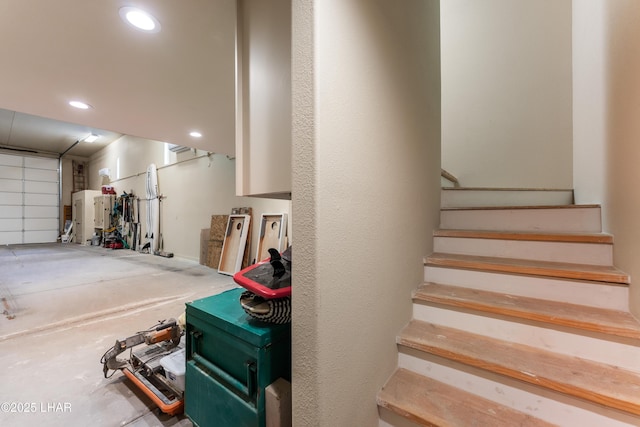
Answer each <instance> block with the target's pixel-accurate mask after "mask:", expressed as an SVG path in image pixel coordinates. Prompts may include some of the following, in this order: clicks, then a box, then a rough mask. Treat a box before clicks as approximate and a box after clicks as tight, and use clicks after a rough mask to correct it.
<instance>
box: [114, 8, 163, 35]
mask: <svg viewBox="0 0 640 427" xmlns="http://www.w3.org/2000/svg"><path fill="white" fill-rule="evenodd" d="M118 12H119V13H120V18H122V20H124V21H125V22H126V23H128V24H130V25H133V26H134V27H135V28H137V29H138V30H141V31H144V32H146V33H157V32H160V22H158V20H157V19H156V18H154V17H153V16H152V15H150V14H149V13H147V12H145V11H144V10H141V9H138V8H135V7H128V6H127V7H121V8H120V10H119V11H118Z"/></svg>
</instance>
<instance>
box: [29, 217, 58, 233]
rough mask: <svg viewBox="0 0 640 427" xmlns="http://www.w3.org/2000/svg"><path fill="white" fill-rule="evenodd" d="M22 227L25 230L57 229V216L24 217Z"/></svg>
mask: <svg viewBox="0 0 640 427" xmlns="http://www.w3.org/2000/svg"><path fill="white" fill-rule="evenodd" d="M24 229H25V231H35V230H57V229H58V219H57V218H25V220H24Z"/></svg>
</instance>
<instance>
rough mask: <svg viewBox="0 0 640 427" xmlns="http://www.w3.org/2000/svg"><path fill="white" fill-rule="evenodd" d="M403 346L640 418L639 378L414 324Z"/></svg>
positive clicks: (403, 336) (518, 346) (404, 332)
mask: <svg viewBox="0 0 640 427" xmlns="http://www.w3.org/2000/svg"><path fill="white" fill-rule="evenodd" d="M397 342H398V344H399V345H403V346H406V347H410V348H414V349H417V350H420V351H424V352H427V353H431V354H434V355H437V356H440V357H444V358H447V359H450V360H454V361H457V362H460V363H463V364H467V365H470V366H474V367H476V368H480V369H484V370H487V371H490V372H494V373H497V374H501V375H505V376H508V377H512V378H516V379H518V380H521V381H524V382H527V383H530V384H535V385H538V386H542V387H545V388H548V389H551V390H555V391H557V392H560V393H565V394H568V395H571V396H575V397H578V398H581V399H585V400H588V401H591V402H595V403H597V404H601V405H605V406H609V407H612V408H616V409H619V410H622V411H626V412H629V413H633V414H636V415H640V374H638V373H635V372H631V371H627V370H624V369H620V368H617V367H614V366H609V365H605V364H602V363H597V362H592V361H588V360H584V359H580V358H577V357H572V356H565V355H561V354H556V353H552V352H549V351H545V350H540V349H536V348H533V347H529V346H525V345H522V344H516V343H510V342H506V341H502V340H497V339H494V338H490V337H484V336H480V335H476V334H471V333H468V332H464V331H461V330H458V329H453V328H448V327H444V326H439V325H434V324H431V323H427V322H422V321H419V320H412V321H411V322H410V323H409V324H408V325H407V326H406V327H405V328H404V329H403V330H402V332H401V334H400V336H399V337H398V340H397Z"/></svg>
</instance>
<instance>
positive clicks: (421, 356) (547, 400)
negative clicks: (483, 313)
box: [398, 346, 640, 427]
mask: <svg viewBox="0 0 640 427" xmlns="http://www.w3.org/2000/svg"><path fill="white" fill-rule="evenodd" d="M399 349H400V354H399V356H398V366H399V367H400V368H405V369H410V370H412V371H414V372H416V373H418V374H420V375H424V376H427V377H430V378H433V379H435V380H437V381H441V382H443V383H446V384H449V385H452V386H454V387H458V388H460V389H463V390H465V391H467V392H469V393H473V394H476V395H478V396H481V397H483V398H485V399H490V400H493V401H495V402H497V403H499V404H501V405H504V406H507V407H510V408H513V409H515V410H518V411H521V412H524V413H527V414H530V415H532V416H534V417H537V418H540V419H543V420H545V421H547V422H550V423H554V424H557V425H558V426H562V427H575V426H598V427H629V426H637V425H640V418H639V417H633V416H631V415H627V414H622V413H620V412H618V411H613V410H608V409H606V408H603V407H602V406H600V405H595V404H592V403H589V402H586V401H583V400H581V399H577V398H574V397H570V396H566V395H564V394H560V393H556V392H553V391H549V390H545V389H541V388H539V387H537V386H535V385H530V384H526V383H523V382H521V381H518V380H513V379H510V378H507V377H503V376H501V375H496V374H492V373H489V372H486V371H484V370H481V369H477V368H473V367H468V366H466V365H462V364H459V363H457V362H452V361H448V360H446V359H443V358H441V357H438V356H433V355H429V354H426V353H422V352H419V351H416V350H413V349H408V348H405V347H403V346H399Z"/></svg>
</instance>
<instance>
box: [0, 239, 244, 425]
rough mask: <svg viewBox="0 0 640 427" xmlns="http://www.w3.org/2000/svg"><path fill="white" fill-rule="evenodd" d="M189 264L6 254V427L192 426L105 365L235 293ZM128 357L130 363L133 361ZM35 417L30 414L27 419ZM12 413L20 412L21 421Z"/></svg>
mask: <svg viewBox="0 0 640 427" xmlns="http://www.w3.org/2000/svg"><path fill="white" fill-rule="evenodd" d="M235 287H236V285H235V284H234V282H233V280H232V278H231V277H230V276H225V275H222V274H219V273H218V272H217V271H216V270H214V269H210V268H208V267H205V266H202V265H199V264H197V263H195V262H192V261H186V260H180V259H177V258H169V259H168V258H162V257H158V256H153V255H146V254H139V253H137V252H133V251H130V250H112V249H104V248H101V247H92V246H80V245H76V244H42V245H15V246H13V245H12V246H2V247H0V297H4V298H6V299H7V302H8V304H9V308H10V310H11V311H12V314H14V315H15V318H14V319H8V318H7V316H6V315H2V314H1V313H2V311H3V310H4V309H5V308H4V307H3V306H2V307H1V308H0V425H1V426H3V427H8V426H34V425H42V426H45V425H46V426H65V427H69V426H71V427H73V426H82V427H85V426H88V425H91V426H136V427H143V426H191V425H192V424H191V422H190V421H189V419H188V418H187V417H186V416H184V415H180V416H174V417H170V416H167V415H165V414H163V413H161V412H160V411H159V410H158V409H157V407H156V406H155V405H154V404H153V403H152V402H151V400H150V399H148V398H147V397H146V396H144V395H143V394H142V393H141V392H139V391H138V389H137V388H135V386H133V384H132V383H131V382H130V381H129V380H127V379H126V378H125V377H124V375H123V374H122V373H120V372H116V374H115V375H114V376H113V377H111V378H110V379H105V378H104V376H103V374H102V365H101V364H100V357H101V356H102V355H103V353H104V352H105V351H106V350H107V349H108V348H110V347H112V346H113V344H114V343H115V340H116V339H118V338H125V337H127V336H130V335H132V334H134V333H135V332H136V331H139V330H144V329H147V328H148V327H150V326H152V325H154V324H155V323H157V322H158V321H159V320H162V319H166V318H170V317H175V318H177V317H178V316H180V314H182V313H183V312H184V307H185V303H186V302H188V301H193V300H195V299H199V298H203V297H207V296H210V295H214V294H217V293H220V292H222V291H225V290H227V289H231V288H235ZM127 355H128V352H127V353H123V354H122V356H123V357H127ZM27 410H31V411H32V412H28V413H27V412H26V411H27ZM14 411H15V412H14Z"/></svg>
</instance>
